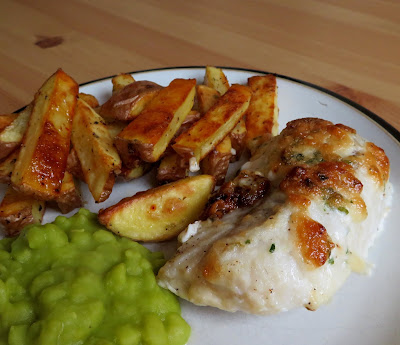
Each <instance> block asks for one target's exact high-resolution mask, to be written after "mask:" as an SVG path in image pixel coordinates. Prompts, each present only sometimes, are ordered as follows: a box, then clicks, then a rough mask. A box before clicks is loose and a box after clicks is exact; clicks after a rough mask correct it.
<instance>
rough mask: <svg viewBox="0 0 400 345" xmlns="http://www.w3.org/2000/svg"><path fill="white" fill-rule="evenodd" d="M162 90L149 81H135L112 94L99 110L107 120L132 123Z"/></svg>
mask: <svg viewBox="0 0 400 345" xmlns="http://www.w3.org/2000/svg"><path fill="white" fill-rule="evenodd" d="M161 89H162V86H160V85H158V84H156V83H153V82H151V81H146V80H143V81H135V82H134V83H131V84H128V85H126V86H125V87H124V88H123V89H120V90H118V91H116V92H114V93H113V95H112V96H111V97H110V98H109V100H108V101H107V102H105V103H104V104H103V105H102V106H101V107H100V109H99V114H100V115H101V116H102V117H104V118H105V119H108V120H111V119H112V120H119V121H132V120H133V119H134V118H135V117H136V116H138V115H139V114H140V113H141V112H142V111H143V109H144V108H145V107H146V106H147V105H148V104H149V102H150V101H151V100H152V99H153V98H154V97H155V96H156V95H157V93H158V92H159V91H160V90H161Z"/></svg>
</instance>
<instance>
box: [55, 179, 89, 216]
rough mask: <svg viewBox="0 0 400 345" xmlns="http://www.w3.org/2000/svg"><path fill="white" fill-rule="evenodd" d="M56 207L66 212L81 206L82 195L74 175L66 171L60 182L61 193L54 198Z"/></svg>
mask: <svg viewBox="0 0 400 345" xmlns="http://www.w3.org/2000/svg"><path fill="white" fill-rule="evenodd" d="M56 202H57V205H58V208H59V209H60V211H61V212H62V213H64V214H65V213H68V212H71V211H72V210H74V209H76V208H78V207H82V205H83V203H82V197H81V193H80V190H79V187H78V185H77V184H76V183H75V180H74V177H73V176H72V174H70V173H69V172H68V171H66V172H65V174H64V179H63V182H62V184H61V193H60V195H59V196H58V197H57V199H56Z"/></svg>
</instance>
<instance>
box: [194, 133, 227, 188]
mask: <svg viewBox="0 0 400 345" xmlns="http://www.w3.org/2000/svg"><path fill="white" fill-rule="evenodd" d="M231 157H232V144H231V138H230V137H229V135H227V136H226V137H225V138H224V140H222V141H221V142H220V143H219V144H218V145H217V146H215V148H214V150H212V151H211V152H210V153H209V154H208V155H207V156H206V157H205V158H204V159H203V160H202V161H201V162H200V166H201V170H202V172H203V173H204V174H208V175H212V176H214V177H215V180H216V185H217V186H220V185H222V184H223V183H224V182H225V176H226V173H227V172H228V168H229V161H230V159H231Z"/></svg>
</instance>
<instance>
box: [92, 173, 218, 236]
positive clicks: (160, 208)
mask: <svg viewBox="0 0 400 345" xmlns="http://www.w3.org/2000/svg"><path fill="white" fill-rule="evenodd" d="M214 184H215V180H214V177H212V176H210V175H198V176H193V177H188V178H185V179H183V180H179V181H177V182H173V183H169V184H166V185H163V186H160V187H156V188H153V189H149V190H147V191H144V192H139V193H137V194H136V195H134V196H132V197H129V198H125V199H122V200H121V201H120V202H119V203H117V204H116V205H114V206H111V207H109V208H107V209H103V210H100V211H99V221H100V223H102V224H103V225H104V226H106V227H107V228H108V229H110V230H111V231H112V232H114V233H116V234H118V235H121V236H125V237H128V238H130V239H132V240H135V241H149V242H160V241H165V240H168V239H171V238H173V237H175V236H177V235H178V234H179V233H180V232H181V231H182V230H184V229H185V228H186V226H188V225H189V224H190V223H192V222H193V221H195V220H196V219H198V217H199V216H200V214H201V213H202V211H203V208H204V206H205V205H206V203H207V201H208V198H209V196H210V194H211V192H212V190H213V189H214Z"/></svg>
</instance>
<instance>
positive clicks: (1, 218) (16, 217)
mask: <svg viewBox="0 0 400 345" xmlns="http://www.w3.org/2000/svg"><path fill="white" fill-rule="evenodd" d="M45 206H46V205H45V202H44V201H37V200H35V199H34V198H33V197H30V196H26V195H25V194H23V193H20V192H17V191H16V190H14V189H13V188H12V187H8V188H7V190H6V193H5V195H4V198H3V200H2V202H1V204H0V223H1V224H3V226H4V229H5V233H6V235H7V236H9V237H11V236H17V235H18V234H19V233H20V231H21V230H22V229H23V227H24V226H26V225H29V224H40V223H41V222H42V218H43V214H44V211H45Z"/></svg>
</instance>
